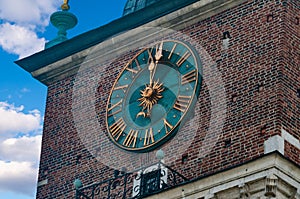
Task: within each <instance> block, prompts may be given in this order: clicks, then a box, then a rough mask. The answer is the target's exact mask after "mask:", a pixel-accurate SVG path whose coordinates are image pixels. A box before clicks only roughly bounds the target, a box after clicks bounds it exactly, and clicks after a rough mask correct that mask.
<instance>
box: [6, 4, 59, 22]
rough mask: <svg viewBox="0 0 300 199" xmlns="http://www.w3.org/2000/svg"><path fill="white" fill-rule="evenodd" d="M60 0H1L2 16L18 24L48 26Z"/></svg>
mask: <svg viewBox="0 0 300 199" xmlns="http://www.w3.org/2000/svg"><path fill="white" fill-rule="evenodd" d="M61 2H62V1H60V0H54V1H53V0H51V1H44V0H42V1H41V0H0V18H1V19H4V20H6V21H9V22H14V23H18V24H27V25H28V24H31V25H39V26H47V25H48V23H49V15H50V14H52V13H53V12H54V11H55V10H56V9H57V6H58V5H59V3H61Z"/></svg>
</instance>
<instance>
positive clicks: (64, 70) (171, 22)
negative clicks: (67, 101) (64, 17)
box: [16, 0, 246, 85]
mask: <svg viewBox="0 0 300 199" xmlns="http://www.w3.org/2000/svg"><path fill="white" fill-rule="evenodd" d="M243 2H246V0H230V1H229V0H201V1H195V0H189V1H186V3H185V4H180V3H178V0H176V1H166V2H164V1H161V5H163V6H162V7H156V8H155V9H154V7H152V6H149V7H147V8H145V9H143V10H141V11H143V14H142V15H141V13H140V12H136V13H133V14H130V15H128V16H125V17H122V18H120V19H118V20H116V21H114V22H112V23H110V24H108V25H106V26H103V27H100V28H98V29H95V30H92V31H89V32H87V33H84V34H82V35H80V36H78V37H75V38H73V39H70V40H68V41H67V42H64V43H62V44H59V45H57V46H54V47H52V48H49V49H46V50H44V51H42V52H40V53H37V54H35V55H32V56H30V57H28V58H24V59H22V60H19V61H17V62H16V63H17V64H18V65H20V66H21V67H22V68H24V69H25V70H26V71H28V72H30V73H31V74H32V75H33V77H35V78H36V79H38V80H39V81H41V82H42V83H44V84H45V85H49V84H51V83H52V82H55V81H57V80H60V79H62V78H65V77H67V76H70V75H73V74H75V73H76V72H77V70H78V68H79V67H80V66H81V64H83V62H84V64H86V62H89V61H90V60H92V59H95V58H97V62H98V63H104V61H107V60H110V59H112V58H115V57H116V55H121V54H122V53H125V52H128V51H129V50H132V49H134V48H138V47H140V46H141V45H143V44H142V43H143V42H144V43H145V42H147V41H150V40H153V39H155V37H159V35H160V31H161V30H160V29H157V30H155V29H152V30H151V31H150V32H149V29H148V28H147V27H160V28H167V29H169V30H173V31H174V30H180V29H182V28H184V27H187V26H189V25H191V24H194V23H196V22H197V21H201V20H203V19H206V18H208V17H211V16H213V15H216V14H218V13H220V12H222V11H224V10H227V9H229V8H232V7H235V6H237V5H239V4H241V3H243ZM153 6H154V4H153ZM172 6H173V7H172ZM180 6H181V7H180ZM182 6H185V7H182ZM158 8H159V9H158ZM167 8H169V10H168V12H167V10H166V9H167ZM170 8H173V10H174V9H175V8H176V9H175V10H176V11H173V12H170V11H172V9H170ZM157 9H158V10H157ZM150 13H152V14H153V13H154V16H152V17H151V16H148V15H150ZM141 16H148V17H149V18H150V19H152V20H144V24H143V25H142V24H141V23H142V22H141V20H140V18H141ZM131 21H133V22H131ZM128 23H129V25H127V26H125V25H124V24H128ZM135 27H138V28H135ZM164 31H167V30H166V29H164ZM157 33H159V34H157ZM94 40H95V41H94ZM96 40H97V42H98V44H97V42H96ZM95 49H96V50H95ZM91 54H93V55H91ZM103 59H104V60H103Z"/></svg>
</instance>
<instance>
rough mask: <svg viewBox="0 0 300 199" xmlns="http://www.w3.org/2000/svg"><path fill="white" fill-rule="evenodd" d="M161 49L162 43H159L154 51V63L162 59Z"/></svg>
mask: <svg viewBox="0 0 300 199" xmlns="http://www.w3.org/2000/svg"><path fill="white" fill-rule="evenodd" d="M162 47H163V42H161V43H160V45H159V47H158V49H156V53H155V60H156V63H157V62H158V60H160V59H161V57H162Z"/></svg>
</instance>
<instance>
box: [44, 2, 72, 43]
mask: <svg viewBox="0 0 300 199" xmlns="http://www.w3.org/2000/svg"><path fill="white" fill-rule="evenodd" d="M68 3H69V0H64V4H63V5H62V6H61V9H62V11H58V12H55V13H53V14H52V15H51V17H50V21H51V23H52V25H53V26H55V27H56V28H57V29H58V32H57V36H56V37H55V38H54V39H52V40H51V41H49V42H47V43H46V45H45V48H50V47H52V46H55V45H57V44H59V43H61V42H63V41H66V40H67V39H68V38H67V30H69V29H71V28H74V27H75V26H76V24H77V22H78V20H77V17H76V16H75V15H74V14H72V13H70V12H68V10H69V9H70V6H69V4H68Z"/></svg>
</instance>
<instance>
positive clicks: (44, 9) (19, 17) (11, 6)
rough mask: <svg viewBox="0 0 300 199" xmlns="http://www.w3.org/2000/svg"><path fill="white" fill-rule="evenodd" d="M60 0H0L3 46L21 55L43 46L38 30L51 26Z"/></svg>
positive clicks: (40, 48)
mask: <svg viewBox="0 0 300 199" xmlns="http://www.w3.org/2000/svg"><path fill="white" fill-rule="evenodd" d="M60 4H62V1H61V0H51V1H44V0H0V19H1V21H3V22H2V23H1V22H0V46H1V47H2V48H3V50H5V51H7V52H8V53H12V54H16V55H19V58H23V57H25V56H28V55H31V54H33V53H35V52H38V51H40V50H42V49H44V44H45V41H46V39H45V38H39V37H38V35H37V33H38V32H40V31H44V29H45V27H46V26H48V25H49V21H50V15H51V14H52V13H53V12H55V11H56V10H57V8H58V6H59V5H60Z"/></svg>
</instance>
